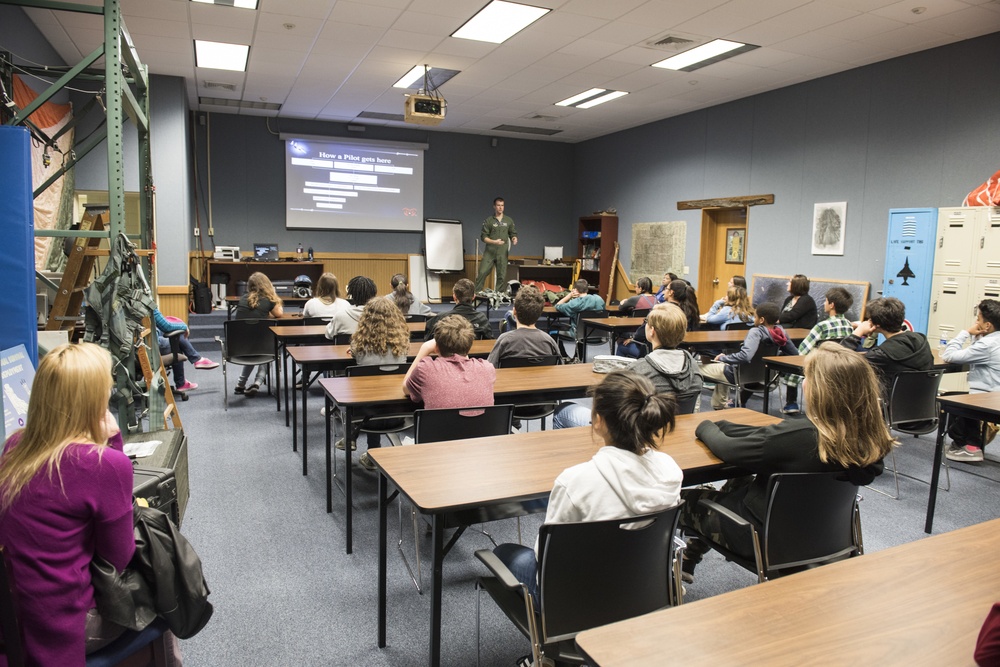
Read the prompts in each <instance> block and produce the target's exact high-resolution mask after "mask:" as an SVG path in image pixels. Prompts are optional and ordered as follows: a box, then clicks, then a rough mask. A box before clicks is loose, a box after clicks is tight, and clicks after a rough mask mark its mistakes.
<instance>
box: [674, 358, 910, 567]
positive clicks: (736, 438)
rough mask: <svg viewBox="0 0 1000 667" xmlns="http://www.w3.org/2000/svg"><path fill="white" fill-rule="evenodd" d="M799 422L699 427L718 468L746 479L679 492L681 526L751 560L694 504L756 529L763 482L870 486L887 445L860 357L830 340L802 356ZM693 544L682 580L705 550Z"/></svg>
mask: <svg viewBox="0 0 1000 667" xmlns="http://www.w3.org/2000/svg"><path fill="white" fill-rule="evenodd" d="M804 373H805V382H804V383H803V384H802V387H803V392H804V395H805V399H806V418H805V419H785V420H784V421H781V422H779V423H777V424H774V425H771V426H746V425H743V424H734V423H731V422H728V421H719V422H711V421H703V422H702V423H701V424H699V425H698V428H697V430H696V431H695V435H696V436H697V437H698V439H700V440H701V441H702V442H704V443H705V445H706V446H707V447H708V448H709V449H710V450H711V451H712V453H713V454H715V455H716V456H717V457H719V458H720V459H722V461H723V462H725V463H727V464H730V465H734V466H736V467H738V468H742V469H744V470H746V471H748V472H750V473H753V475H751V476H746V477H740V478H737V479H733V480H730V481H729V482H727V483H726V485H725V486H723V487H722V489H721V490H715V489H711V488H707V489H706V488H701V489H690V490H688V491H683V492H682V493H681V497H682V498H683V499H684V508H683V509H682V510H681V520H680V521H681V526H682V527H687V528H695V529H696V530H697V532H699V533H701V534H703V535H707V534H711V535H713V537H715V538H718V539H719V540H720V541H722V543H724V544H725V545H726V546H727V547H728V548H729V549H731V550H732V551H734V552H736V553H739V554H743V555H746V556H748V557H749V558H753V545H752V544H751V542H750V539H749V538H748V536H747V535H746V533H745V532H741V531H739V532H738V531H735V530H730V528H729V527H728V526H727V525H725V524H722V523H721V522H720V520H719V518H718V515H717V514H715V513H714V512H712V511H711V510H708V509H706V508H705V507H704V506H703V505H701V504H700V502H699V501H700V500H701V499H702V498H707V499H710V500H714V501H715V502H717V503H719V504H720V505H722V506H724V507H726V508H728V509H730V510H732V511H734V512H736V513H737V514H739V515H740V516H742V517H743V518H744V519H746V520H747V521H750V522H751V523H753V524H754V525H755V526H757V527H758V528H760V527H762V526H763V523H764V516H765V514H766V513H767V506H766V502H767V484H768V480H769V479H770V477H771V475H773V474H775V473H782V472H842V473H843V478H844V479H845V480H847V481H849V482H851V483H852V484H858V485H864V484H870V483H871V482H872V480H874V479H875V477H877V476H878V475H881V474H882V459H883V458H884V457H885V456H886V455H887V454H888V453H889V452H890V450H891V449H892V447H893V445H894V444H895V442H894V441H893V439H892V436H891V435H890V434H889V429H888V428H887V427H886V425H885V421H884V418H883V415H882V410H881V408H880V405H879V396H880V389H879V383H878V380H877V379H876V377H875V371H874V370H872V367H871V365H870V364H869V363H868V362H867V361H865V358H864V357H863V356H862V355H860V354H858V353H856V352H852V351H851V350H847V349H845V348H843V347H841V346H840V345H838V344H836V343H833V342H825V343H822V344H821V345H820V346H819V347H818V348H816V349H815V350H813V352H812V353H811V354H809V355H808V356H807V357H806V361H805V367H804ZM708 549H709V547H708V545H707V544H706V543H705V542H703V541H701V540H699V539H696V538H692V539H689V540H688V548H687V549H686V550H685V552H684V566H683V570H684V572H685V579H686V580H687V581H693V579H694V568H695V565H696V564H697V563H698V562H700V561H701V558H702V556H703V555H704V554H705V553H706V552H707V551H708Z"/></svg>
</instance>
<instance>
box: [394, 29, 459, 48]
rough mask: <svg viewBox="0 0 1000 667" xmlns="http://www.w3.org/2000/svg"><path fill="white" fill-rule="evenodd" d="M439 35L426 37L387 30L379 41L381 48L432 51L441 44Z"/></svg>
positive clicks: (415, 33) (424, 35) (402, 31)
mask: <svg viewBox="0 0 1000 667" xmlns="http://www.w3.org/2000/svg"><path fill="white" fill-rule="evenodd" d="M442 39H443V38H442V37H441V36H440V35H427V34H422V33H418V32H407V31H405V30H387V31H386V33H385V34H384V35H383V36H382V39H381V40H379V44H380V45H381V46H388V47H392V48H395V49H409V50H411V51H422V52H427V51H433V50H434V47H436V46H437V45H438V44H440V43H441V41H442Z"/></svg>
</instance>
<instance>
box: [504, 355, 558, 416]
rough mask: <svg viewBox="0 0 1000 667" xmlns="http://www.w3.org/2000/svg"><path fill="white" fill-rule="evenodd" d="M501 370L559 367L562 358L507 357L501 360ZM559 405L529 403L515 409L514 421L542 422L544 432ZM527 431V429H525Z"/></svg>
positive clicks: (547, 356)
mask: <svg viewBox="0 0 1000 667" xmlns="http://www.w3.org/2000/svg"><path fill="white" fill-rule="evenodd" d="M499 363H500V366H499V367H500V368H534V367H537V366H558V365H560V364H561V363H562V357H560V356H559V355H557V354H550V355H546V356H542V357H506V358H503V359H501V360H500V362H499ZM558 407H559V403H558V402H556V403H529V404H525V405H518V406H515V407H514V419H522V420H525V421H531V420H533V419H539V420H541V424H542V430H543V431H544V430H545V419H546V418H547V417H549V416H550V415H551V414H552V413H554V412H555V411H556V409H557V408H558ZM525 430H527V429H525Z"/></svg>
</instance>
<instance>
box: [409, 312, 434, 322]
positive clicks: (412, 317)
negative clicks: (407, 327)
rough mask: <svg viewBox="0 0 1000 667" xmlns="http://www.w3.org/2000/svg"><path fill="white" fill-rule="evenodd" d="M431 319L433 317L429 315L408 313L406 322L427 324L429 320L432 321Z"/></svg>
mask: <svg viewBox="0 0 1000 667" xmlns="http://www.w3.org/2000/svg"><path fill="white" fill-rule="evenodd" d="M430 317H431V316H429V315H420V314H418V313H407V314H406V321H407V322H426V321H427V320H428V319H430Z"/></svg>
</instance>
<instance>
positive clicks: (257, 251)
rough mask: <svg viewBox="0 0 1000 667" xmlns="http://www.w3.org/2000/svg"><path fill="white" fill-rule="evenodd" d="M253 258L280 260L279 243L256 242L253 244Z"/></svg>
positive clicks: (265, 260) (258, 259)
mask: <svg viewBox="0 0 1000 667" xmlns="http://www.w3.org/2000/svg"><path fill="white" fill-rule="evenodd" d="M253 258H254V259H255V260H257V261H258V262H277V261H278V244H277V243H254V244H253Z"/></svg>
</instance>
